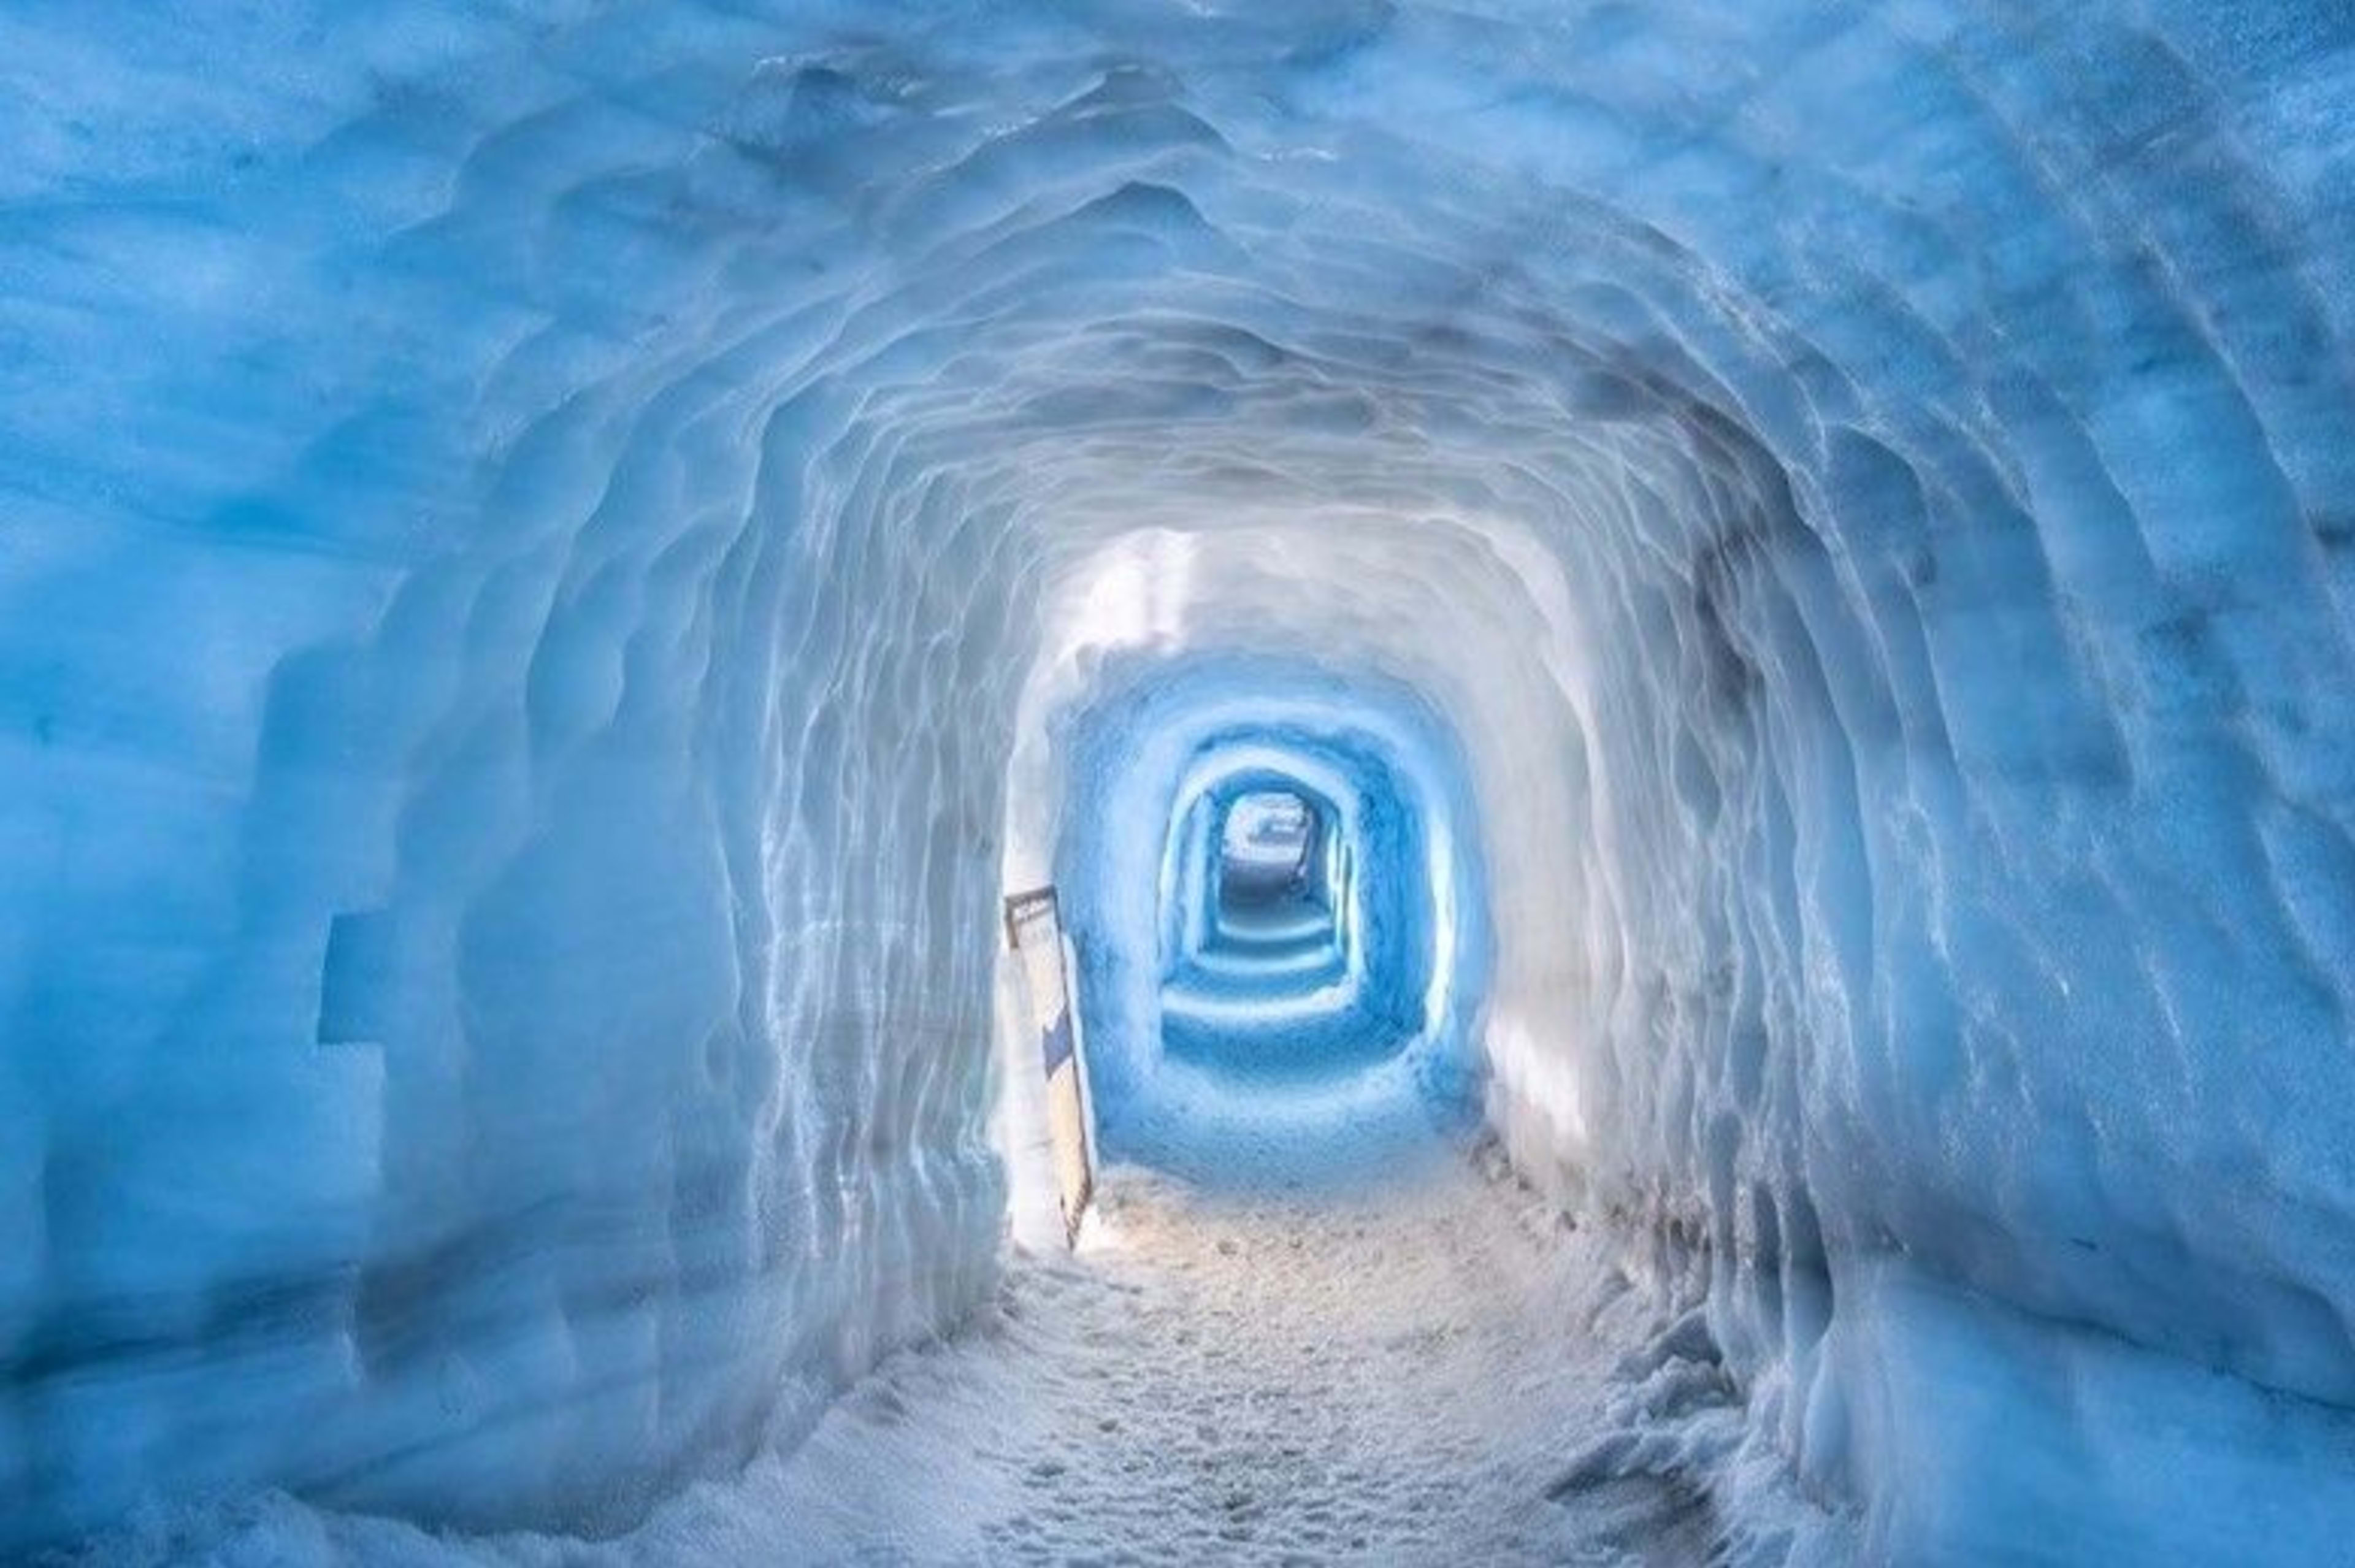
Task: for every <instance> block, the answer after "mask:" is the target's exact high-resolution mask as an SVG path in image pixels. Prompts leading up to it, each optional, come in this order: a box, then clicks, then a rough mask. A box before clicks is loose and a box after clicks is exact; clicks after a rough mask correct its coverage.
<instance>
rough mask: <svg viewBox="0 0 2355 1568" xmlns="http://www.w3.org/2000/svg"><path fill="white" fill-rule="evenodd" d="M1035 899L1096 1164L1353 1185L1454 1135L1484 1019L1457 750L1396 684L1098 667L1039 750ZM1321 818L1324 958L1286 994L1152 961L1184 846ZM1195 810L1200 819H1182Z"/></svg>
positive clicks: (1248, 664)
mask: <svg viewBox="0 0 2355 1568" xmlns="http://www.w3.org/2000/svg"><path fill="white" fill-rule="evenodd" d="M1057 750H1058V755H1059V757H1060V759H1061V764H1062V767H1063V773H1064V778H1065V781H1066V793H1065V795H1064V796H1063V799H1062V804H1061V816H1060V831H1059V835H1058V837H1057V838H1056V840H1055V846H1054V848H1055V880H1056V885H1057V887H1058V888H1059V889H1060V891H1061V895H1062V909H1063V917H1064V921H1065V924H1066V927H1067V929H1068V930H1069V932H1070V933H1071V941H1072V944H1073V948H1074V951H1075V952H1076V954H1077V956H1078V959H1079V974H1078V979H1079V988H1080V1005H1081V1018H1082V1024H1083V1026H1084V1030H1085V1035H1086V1039H1087V1041H1088V1052H1089V1063H1090V1072H1091V1077H1092V1086H1093V1097H1094V1107H1095V1117H1096V1122H1097V1125H1098V1128H1099V1132H1100V1136H1101V1138H1102V1142H1103V1149H1104V1151H1105V1153H1106V1154H1107V1155H1108V1156H1109V1157H1114V1158H1134V1159H1139V1160H1144V1161H1147V1162H1150V1163H1155V1164H1159V1165H1163V1166H1167V1167H1169V1168H1175V1169H1177V1170H1179V1171H1181V1172H1185V1173H1188V1174H1190V1175H1192V1176H1194V1177H1196V1178H1197V1179H1203V1180H1216V1181H1220V1182H1236V1181H1241V1182H1245V1183H1252V1184H1257V1183H1269V1182H1274V1181H1278V1180H1281V1181H1284V1182H1288V1183H1292V1184H1295V1185H1297V1184H1300V1183H1303V1182H1305V1181H1308V1180H1312V1179H1344V1180H1346V1179H1356V1178H1359V1177H1362V1176H1363V1175H1364V1174H1365V1173H1366V1172H1367V1171H1368V1170H1369V1168H1376V1167H1379V1166H1380V1165H1381V1164H1382V1163H1384V1162H1385V1161H1390V1160H1395V1159H1397V1158H1400V1157H1402V1156H1403V1154H1404V1152H1405V1151H1406V1150H1408V1149H1410V1148H1412V1147H1416V1146H1418V1145H1421V1144H1423V1143H1427V1142H1428V1141H1429V1140H1430V1136H1431V1134H1432V1133H1433V1130H1434V1129H1435V1128H1442V1127H1445V1126H1448V1125H1452V1124H1455V1123H1460V1122H1461V1121H1462V1120H1463V1119H1464V1117H1463V1113H1464V1111H1465V1110H1466V1109H1467V1108H1468V1107H1469V1106H1470V1104H1471V1103H1472V1095H1473V1093H1474V1088H1475V1080H1476V1068H1477V1064H1478V1052H1477V1048H1476V1033H1477V1022H1478V1019H1479V1016H1480V1012H1481V1008H1482V1005H1483V1002H1484V1000H1485V995H1486V987H1487V964H1488V951H1489V942H1488V914H1487V885H1486V875H1485V868H1484V864H1483V862H1482V859H1481V858H1480V853H1479V848H1478V845H1477V841H1476V836H1475V833H1474V829H1473V823H1472V819H1471V811H1472V805H1471V795H1470V785H1469V781H1468V779H1467V777H1466V774H1465V763H1464V758H1463V755H1462V752H1461V750H1460V748H1459V746H1458V744H1457V742H1456V738H1455V735H1454V734H1453V732H1452V731H1451V730H1450V729H1449V728H1448V726H1447V725H1446V723H1445V721H1444V719H1443V718H1442V717H1441V716H1440V715H1438V714H1437V713H1435V712H1434V711H1433V710H1432V709H1430V707H1429V706H1428V705H1427V704H1426V703H1424V702H1423V701H1422V700H1421V699H1419V698H1417V697H1416V695H1415V694H1414V692H1413V691H1412V689H1410V688H1403V687H1401V686H1398V685H1396V684H1395V683H1392V682H1389V681H1386V680H1382V679H1380V678H1376V677H1370V676H1368V675H1366V674H1364V673H1363V672H1355V673H1348V674H1337V673H1335V672H1333V671H1330V670H1327V669H1324V668H1320V667H1317V666H1316V665H1315V664H1313V663H1307V662H1285V661H1280V660H1275V659H1272V658H1267V657H1250V656H1199V657H1189V658H1183V659H1177V660H1171V659H1155V658H1137V657H1135V656H1131V657H1129V658H1127V659H1124V660H1122V661H1119V662H1118V664H1117V665H1116V666H1115V667H1114V671H1112V672H1108V673H1107V675H1106V677H1105V678H1104V679H1103V680H1102V681H1101V682H1100V683H1099V684H1098V685H1097V687H1096V688H1094V689H1093V691H1092V695H1091V699H1090V700H1089V701H1088V702H1087V703H1086V704H1085V705H1084V706H1083V707H1081V708H1079V709H1075V710H1074V711H1073V713H1072V716H1071V720H1070V721H1069V724H1068V726H1067V729H1066V731H1065V732H1064V733H1063V734H1061V735H1060V736H1059V739H1058V747H1057ZM1276 784H1294V785H1296V786H1299V787H1300V788H1301V789H1303V790H1305V792H1306V793H1307V794H1308V795H1310V796H1311V797H1313V798H1314V799H1316V801H1318V802H1320V803H1321V804H1322V805H1324V807H1325V808H1327V809H1328V810H1330V811H1331V812H1332V813H1333V814H1334V816H1336V818H1337V824H1336V827H1337V833H1336V837H1337V841H1338V842H1339V843H1340V844H1341V845H1343V846H1346V848H1347V853H1348V856H1349V859H1350V861H1351V864H1352V866H1353V868H1354V873H1353V876H1352V878H1351V888H1350V891H1349V896H1348V901H1347V903H1346V906H1345V908H1344V909H1343V910H1342V911H1341V912H1339V917H1338V924H1339V925H1340V926H1341V928H1342V937H1343V942H1342V952H1341V953H1340V954H1339V955H1337V961H1336V963H1335V964H1333V965H1330V966H1326V967H1320V968H1317V969H1315V970H1313V971H1311V972H1309V973H1308V974H1307V975H1306V976H1295V975H1293V974H1291V973H1288V972H1287V971H1285V970H1284V969H1283V968H1281V967H1278V968H1275V969H1273V970H1271V969H1269V968H1267V967H1263V966H1258V965H1253V964H1252V963H1251V962H1250V961H1249V960H1248V959H1238V958H1237V957H1235V956H1233V955H1231V954H1223V955H1222V954H1220V953H1217V952H1215V951H1212V952H1210V953H1208V954H1203V955H1195V956H1192V957H1191V958H1190V959H1189V958H1188V957H1187V955H1185V954H1184V953H1183V951H1182V947H1181V950H1180V951H1178V952H1172V951H1171V933H1172V931H1173V929H1175V930H1181V931H1182V930H1183V929H1184V928H1185V927H1187V926H1188V925H1199V926H1205V927H1207V926H1208V925H1209V922H1208V921H1206V920H1202V919H1199V918H1194V917H1188V916H1186V915H1184V914H1183V913H1182V912H1180V913H1178V914H1176V915H1173V912H1172V906H1173V905H1177V904H1182V902H1183V901H1185V900H1187V899H1188V898H1192V899H1195V900H1198V901H1199V900H1202V899H1206V898H1213V897H1215V882H1214V880H1209V879H1204V880H1189V879H1188V877H1187V876H1186V875H1185V870H1186V865H1187V858H1188V838H1189V837H1199V829H1197V830H1196V834H1195V835H1191V836H1189V834H1188V824H1189V822H1191V821H1194V820H1195V819H1197V818H1198V817H1203V816H1207V818H1208V819H1209V820H1211V821H1217V820H1220V818H1221V816H1222V813H1221V809H1220V808H1221V806H1222V805H1223V803H1225V802H1227V801H1230V800H1231V799H1232V798H1234V797H1235V796H1236V795H1241V794H1243V793H1247V792H1250V791H1252V790H1257V789H1263V788H1267V787H1270V786H1271V785H1276ZM1205 805H1207V807H1208V810H1207V812H1205V811H1203V809H1202V808H1203V807H1204V806H1205Z"/></svg>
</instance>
